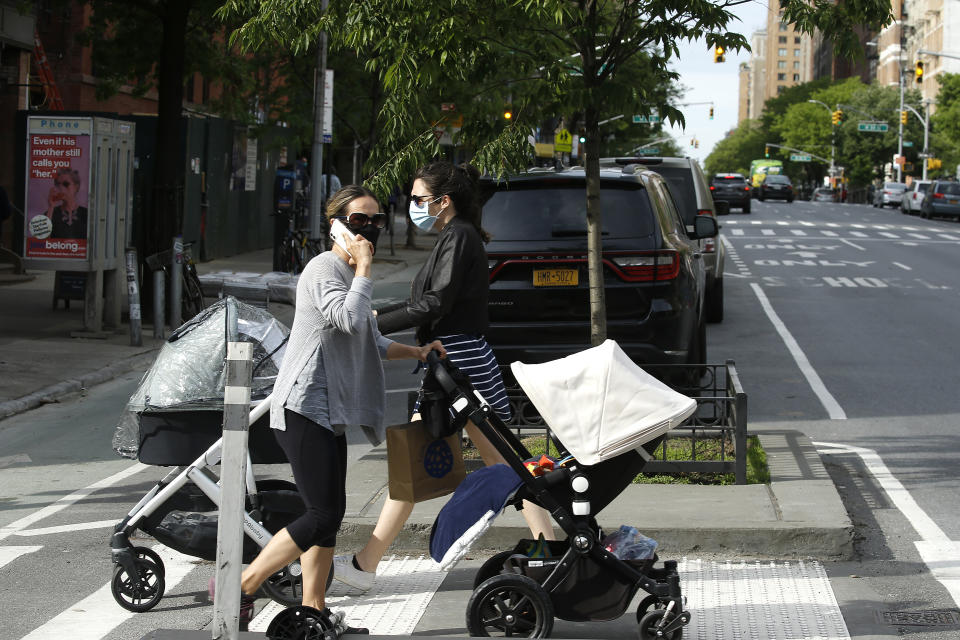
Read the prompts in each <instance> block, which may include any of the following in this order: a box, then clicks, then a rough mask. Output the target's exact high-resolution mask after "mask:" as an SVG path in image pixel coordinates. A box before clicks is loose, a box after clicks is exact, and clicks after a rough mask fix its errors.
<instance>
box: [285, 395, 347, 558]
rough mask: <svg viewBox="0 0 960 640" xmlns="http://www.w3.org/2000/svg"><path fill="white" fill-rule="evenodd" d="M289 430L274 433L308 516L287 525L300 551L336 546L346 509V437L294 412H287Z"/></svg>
mask: <svg viewBox="0 0 960 640" xmlns="http://www.w3.org/2000/svg"><path fill="white" fill-rule="evenodd" d="M284 418H285V422H286V424H287V430H286V431H280V430H274V432H273V434H274V436H275V437H276V439H277V442H278V443H279V444H280V448H281V449H283V452H284V453H286V454H287V460H289V461H290V467H291V468H292V469H293V480H294V482H296V483H297V491H299V492H300V497H301V498H302V499H303V503H304V505H305V506H306V507H307V511H306V513H304V514H303V515H301V516H300V517H299V518H297V519H296V520H294V521H293V522H291V523H290V524H288V525H287V533H289V534H290V537H291V538H293V541H294V542H295V543H296V545H297V547H299V548H300V550H301V551H306V550H307V549H309V548H310V547H312V546H314V545H316V546H319V547H334V546H336V543H337V531H338V530H339V529H340V523H341V522H343V514H344V513H345V512H346V510H347V437H346V436H345V435H340V436H336V435H334V434H333V431H331V430H330V429H327V428H326V427H322V426H320V425H318V424H317V423H316V422H313V421H312V420H309V419H307V418H305V417H303V416H302V415H300V414H299V413H297V412H295V411H290V410H289V409H285V410H284Z"/></svg>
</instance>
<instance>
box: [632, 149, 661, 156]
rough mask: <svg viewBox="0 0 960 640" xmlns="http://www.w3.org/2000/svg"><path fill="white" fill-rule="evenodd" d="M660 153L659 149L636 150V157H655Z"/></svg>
mask: <svg viewBox="0 0 960 640" xmlns="http://www.w3.org/2000/svg"><path fill="white" fill-rule="evenodd" d="M659 153H660V147H644V148H642V149H637V155H638V156H655V155H657V154H659Z"/></svg>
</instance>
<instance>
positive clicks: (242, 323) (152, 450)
mask: <svg viewBox="0 0 960 640" xmlns="http://www.w3.org/2000/svg"><path fill="white" fill-rule="evenodd" d="M228 304H231V305H235V308H236V309H237V328H238V335H237V338H236V339H237V340H240V341H245V342H251V343H253V344H254V357H253V365H254V366H253V379H252V383H251V406H252V409H251V411H250V431H249V440H248V442H249V444H248V454H247V473H246V507H245V513H244V515H243V529H244V533H245V536H244V545H243V560H244V562H249V561H250V560H251V559H252V558H253V557H254V556H255V555H256V554H257V553H258V552H259V550H260V549H261V548H262V547H263V546H264V545H266V543H267V542H268V541H269V540H270V538H271V537H272V534H273V533H276V532H277V531H279V530H280V529H281V528H282V527H284V526H286V525H287V524H288V523H289V522H290V521H292V520H293V519H294V518H296V517H297V516H298V515H299V514H300V513H302V512H303V509H304V507H303V502H302V500H301V499H300V496H299V494H298V493H297V490H296V486H295V485H294V484H293V483H291V482H288V481H286V480H280V479H257V478H256V477H255V475H254V465H258V464H282V463H286V462H287V460H286V457H285V456H284V454H283V451H282V450H281V449H280V447H279V445H277V443H276V440H275V439H274V437H273V434H272V432H271V430H270V429H269V424H268V421H269V416H268V414H269V407H270V396H269V393H270V391H271V390H272V388H273V382H274V380H275V379H276V375H277V371H278V369H279V365H280V362H281V359H282V357H283V350H284V347H285V345H286V340H287V336H288V334H289V331H288V329H287V328H286V327H285V326H284V325H283V324H281V323H280V322H278V321H277V320H276V319H275V318H274V317H273V316H272V315H271V314H269V313H268V312H267V311H265V310H263V309H260V308H257V307H253V306H250V305H246V304H244V303H242V302H239V301H237V300H233V299H229V298H225V299H222V300H220V301H218V302H217V303H215V304H213V305H211V306H210V307H208V308H207V309H205V310H204V311H202V312H201V313H199V314H198V315H197V316H196V317H194V318H193V319H191V320H190V321H188V322H186V323H185V324H184V325H183V326H181V327H180V328H179V329H177V331H176V332H174V333H173V334H172V335H171V336H170V338H168V339H167V341H166V343H165V344H164V345H163V348H162V349H161V350H160V353H159V354H158V356H157V359H156V361H155V362H154V364H153V365H152V366H151V368H150V369H149V370H148V371H147V372H146V373H145V374H144V376H143V378H142V379H141V381H140V384H139V386H138V388H137V390H136V392H134V394H133V395H132V396H131V398H130V401H129V402H128V404H127V407H126V409H125V410H124V413H123V416H122V417H121V419H120V422H119V424H118V425H117V428H116V430H115V432H114V437H113V448H114V450H115V451H116V452H117V453H118V454H120V455H122V456H124V457H128V458H136V459H137V460H139V461H140V462H141V463H143V464H147V465H154V466H163V467H174V468H173V469H172V470H171V471H170V472H169V473H168V474H167V475H166V476H164V477H163V479H161V480H160V481H159V482H158V483H157V484H156V485H155V486H154V487H152V488H151V489H150V490H149V491H148V492H147V493H146V494H145V495H144V496H143V497H142V498H141V499H140V501H139V502H137V504H136V505H135V506H134V507H133V508H132V509H131V510H130V511H129V512H128V513H127V515H126V516H125V517H124V518H123V519H122V520H121V521H120V522H118V523H117V524H116V525H115V527H114V533H113V535H112V536H111V537H110V549H111V559H112V560H113V564H114V569H113V577H112V580H111V592H112V593H113V597H114V599H115V600H116V601H117V603H118V604H119V605H120V606H121V607H123V608H125V609H127V610H130V611H134V612H144V611H149V610H150V609H152V608H153V607H154V606H156V605H157V603H158V602H160V599H161V598H162V597H163V594H164V589H165V584H164V566H163V561H162V560H161V558H160V556H159V555H158V554H157V553H155V552H154V551H153V550H152V549H150V548H149V547H145V546H135V545H134V544H133V543H132V542H131V540H130V538H131V536H133V535H134V533H135V532H136V531H137V530H141V531H143V532H145V533H147V534H149V535H151V536H153V537H154V538H156V539H157V541H159V542H161V543H162V544H165V545H166V546H168V547H170V548H172V549H174V550H176V551H179V552H181V553H184V554H186V555H189V556H193V557H198V558H202V559H205V560H214V559H215V557H216V534H217V532H216V530H217V520H218V519H217V510H218V508H219V507H218V505H219V499H220V494H221V490H220V486H219V484H218V481H219V478H218V476H217V474H216V473H215V470H214V468H215V467H216V465H217V464H219V462H220V456H221V447H222V437H221V436H222V423H223V386H224V385H223V362H224V354H225V352H226V341H227V339H226V330H225V327H226V320H227V305H228ZM263 591H264V593H265V594H266V595H267V596H268V597H270V598H273V599H274V600H276V601H278V602H279V603H281V604H283V605H285V606H294V605H298V604H300V601H301V596H302V591H301V580H300V567H299V563H298V562H295V563H293V564H291V565H289V566H287V567H285V568H284V569H283V570H281V571H279V572H278V573H276V574H274V575H273V576H271V578H270V579H269V580H267V582H265V583H264V585H263Z"/></svg>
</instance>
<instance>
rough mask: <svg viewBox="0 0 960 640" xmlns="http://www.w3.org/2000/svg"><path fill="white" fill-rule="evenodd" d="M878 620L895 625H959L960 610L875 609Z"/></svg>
mask: <svg viewBox="0 0 960 640" xmlns="http://www.w3.org/2000/svg"><path fill="white" fill-rule="evenodd" d="M877 618H878V619H879V620H880V622H882V623H884V624H889V625H895V626H908V625H909V626H914V627H946V626H950V625H960V611H957V610H955V609H929V610H927V611H879V610H878V611H877Z"/></svg>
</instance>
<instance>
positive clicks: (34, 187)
mask: <svg viewBox="0 0 960 640" xmlns="http://www.w3.org/2000/svg"><path fill="white" fill-rule="evenodd" d="M91 125H92V121H91V119H90V118H30V122H29V132H28V138H27V169H28V170H27V172H26V175H27V189H26V196H27V202H26V205H27V208H26V213H27V224H26V225H25V228H24V235H25V238H24V242H25V245H24V253H23V256H24V258H27V259H30V258H40V259H58V260H65V261H74V262H80V261H83V262H85V261H86V260H87V257H88V256H87V240H88V238H89V237H90V236H89V234H90V229H89V224H90V220H89V219H88V214H89V204H90V138H91Z"/></svg>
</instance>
